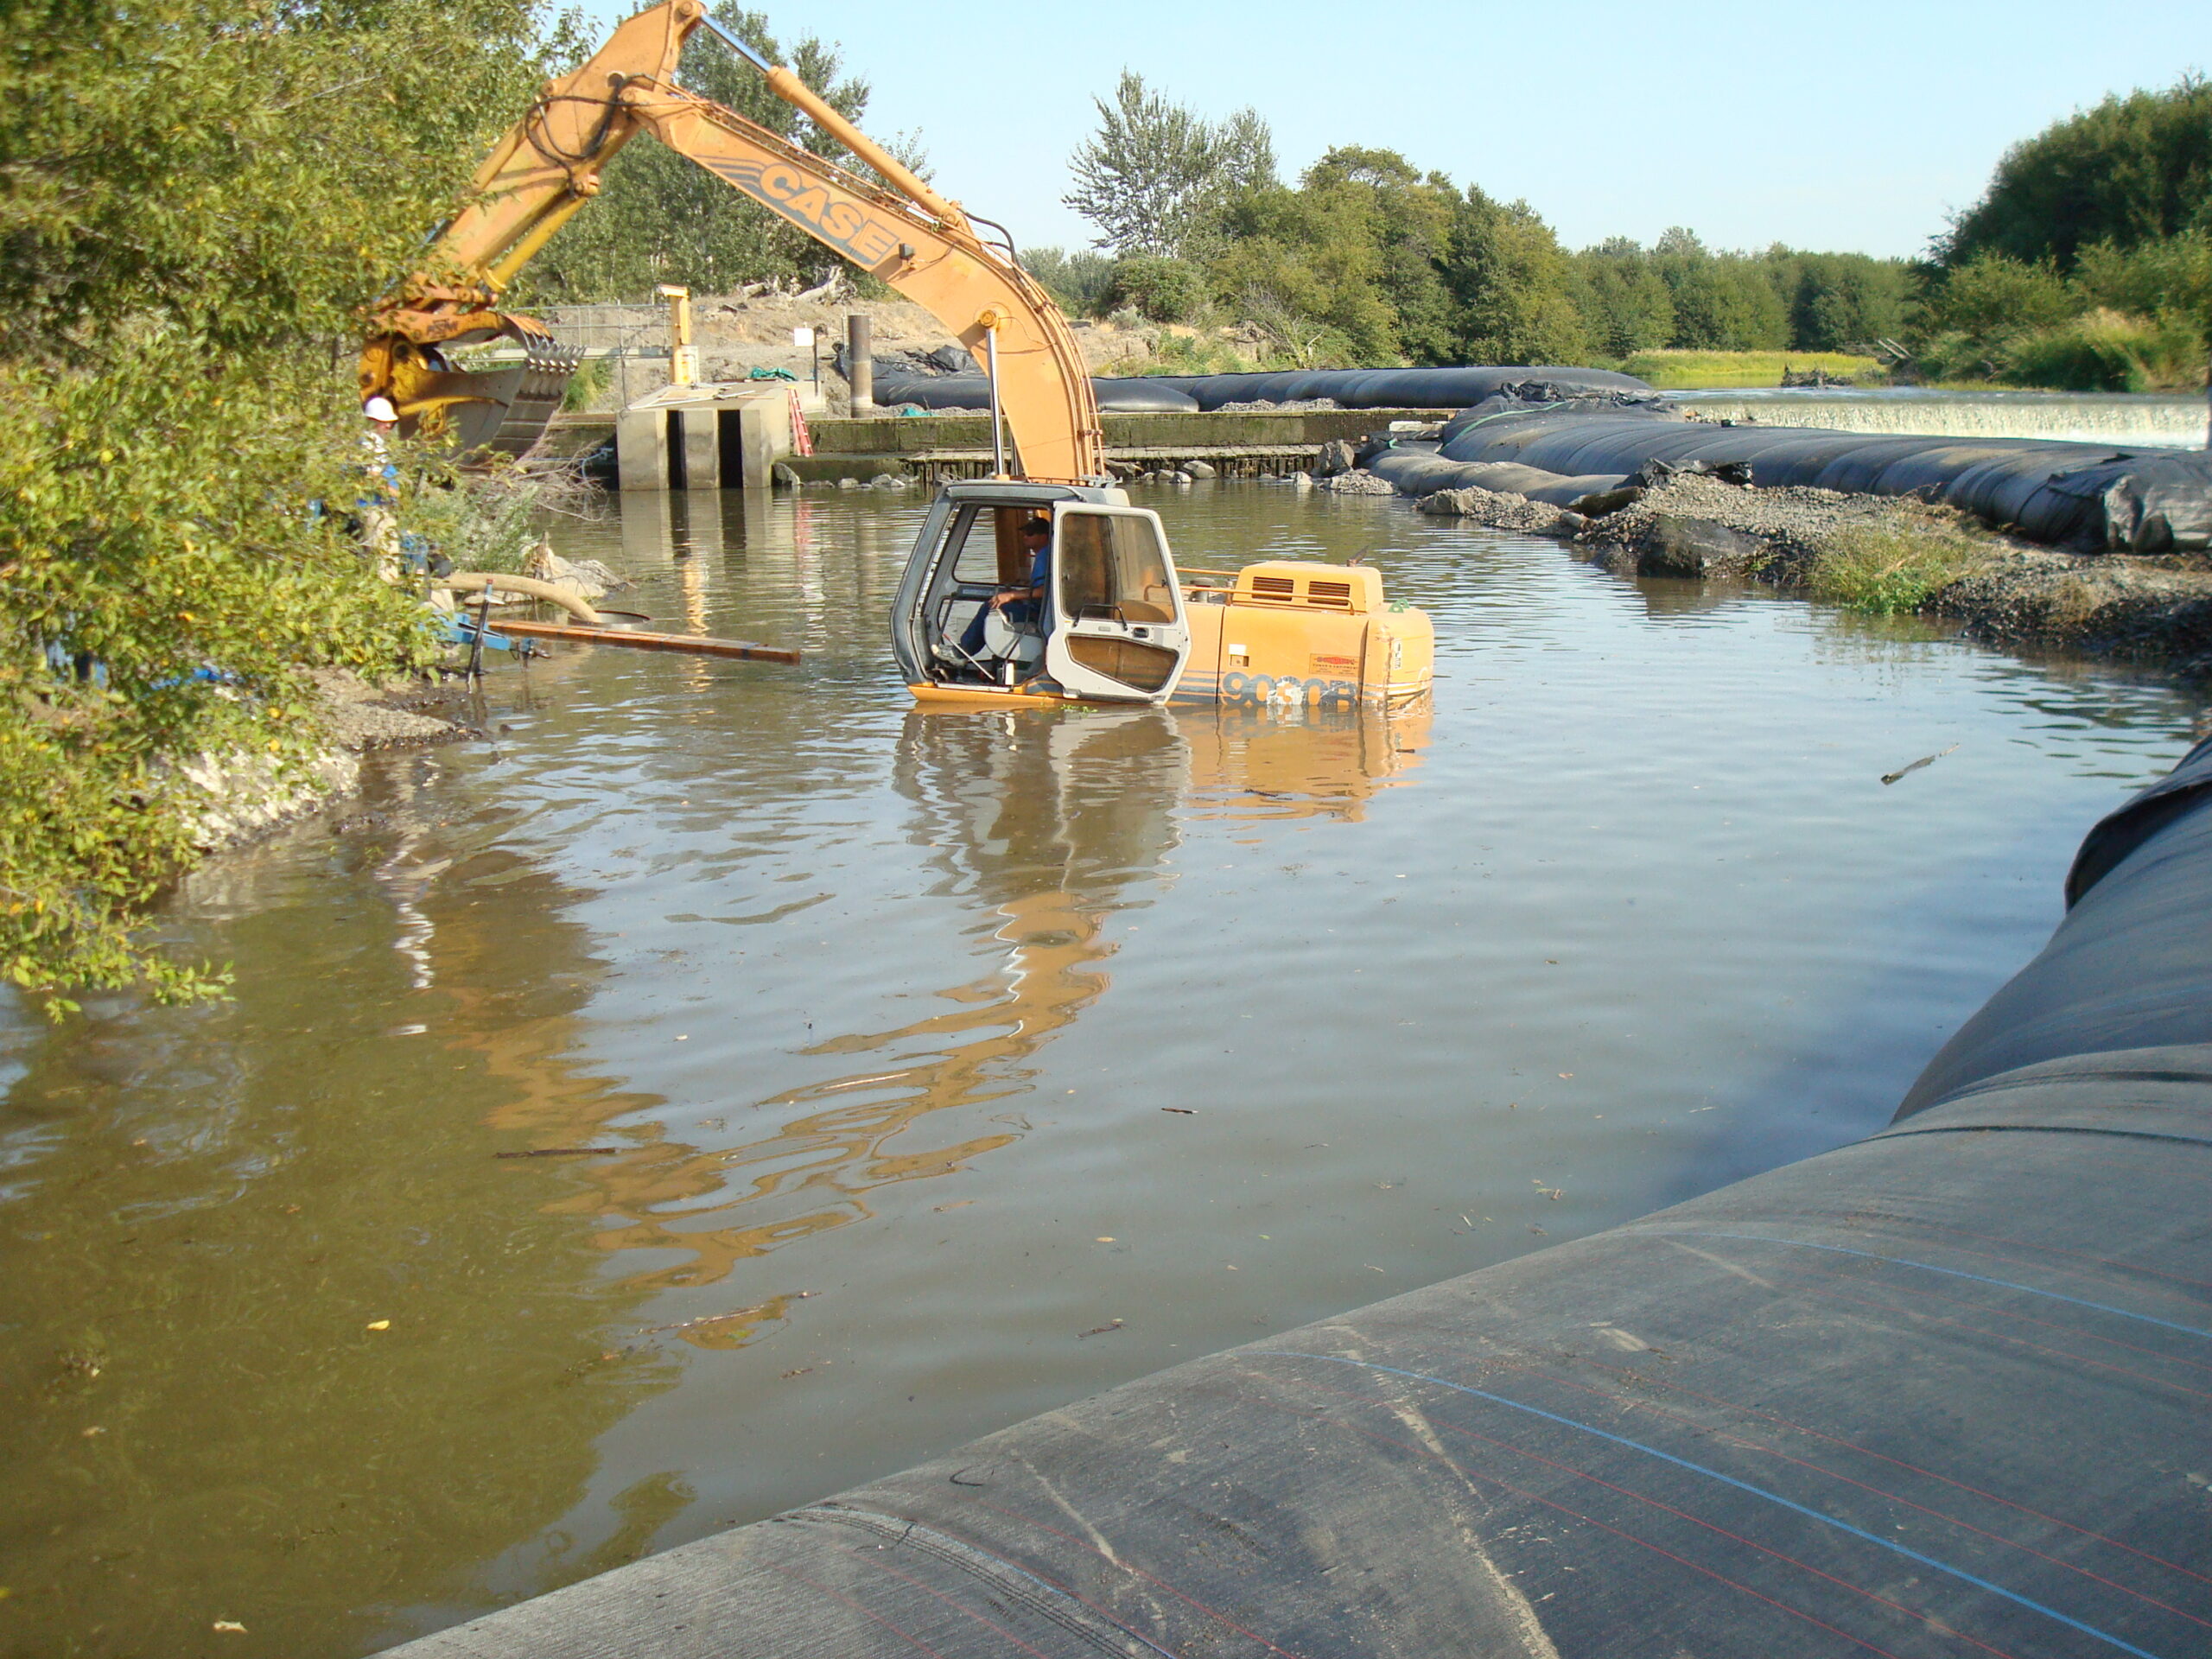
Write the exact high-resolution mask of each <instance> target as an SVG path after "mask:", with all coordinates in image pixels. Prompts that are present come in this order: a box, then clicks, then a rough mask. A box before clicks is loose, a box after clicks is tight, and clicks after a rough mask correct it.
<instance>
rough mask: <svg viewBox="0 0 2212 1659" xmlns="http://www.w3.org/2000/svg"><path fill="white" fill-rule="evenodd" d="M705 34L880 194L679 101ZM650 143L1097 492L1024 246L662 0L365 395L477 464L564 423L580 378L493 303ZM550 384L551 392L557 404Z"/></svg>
mask: <svg viewBox="0 0 2212 1659" xmlns="http://www.w3.org/2000/svg"><path fill="white" fill-rule="evenodd" d="M702 26H703V27H705V28H708V29H712V30H713V31H714V32H715V34H716V35H720V36H721V39H722V40H723V41H724V42H725V43H726V44H728V46H729V47H731V48H732V49H733V50H735V51H737V52H738V53H740V54H741V55H743V56H744V57H745V58H747V60H749V61H751V62H752V63H753V65H754V67H757V68H759V69H760V71H761V73H762V74H763V75H764V76H765V77H766V80H767V83H768V86H769V87H770V89H771V90H772V91H773V92H775V93H776V95H777V96H778V97H779V98H781V99H784V100H785V102H786V103H788V104H791V105H793V106H794V107H795V108H797V109H798V110H799V111H802V112H804V114H805V115H806V116H807V117H808V118H810V120H812V121H813V122H814V123H815V124H816V125H817V126H818V127H820V128H821V129H822V130H823V131H826V132H828V133H829V134H830V135H831V136H832V137H835V138H836V139H837V141H838V142H839V143H842V144H843V145H844V146H845V147H846V149H849V150H850V151H851V152H852V154H853V155H854V156H857V157H858V158H859V159H860V160H861V162H862V163H864V164H865V165H866V166H868V168H872V169H873V170H874V173H875V175H877V180H880V182H878V181H876V180H870V179H866V178H862V177H861V176H860V175H857V174H855V173H852V172H850V171H848V170H847V169H846V168H842V167H839V166H837V165H836V164H835V163H833V162H828V161H825V160H823V158H822V157H821V156H817V155H815V154H814V153H813V152H812V151H810V150H807V149H802V148H800V147H799V146H798V145H797V144H794V143H791V142H790V141H789V140H787V139H785V138H784V137H781V136H780V135H779V134H777V133H774V132H771V131H770V130H768V129H766V127H763V126H760V125H759V124H757V123H754V122H752V121H748V120H747V119H746V118H744V117H743V116H741V115H739V114H738V113H737V112H736V111H733V110H729V109H726V108H724V107H723V106H722V105H719V104H716V103H715V102H713V101H712V100H710V99H704V98H701V97H699V96H698V95H697V94H696V93H693V92H686V91H684V90H683V88H682V87H681V86H677V83H676V79H675V73H676V67H677V60H678V59H679V58H680V57H681V55H682V54H683V43H684V41H686V40H688V39H689V38H690V35H691V34H692V32H693V31H694V30H695V29H699V28H701V27H702ZM640 132H647V133H650V134H652V136H653V137H655V138H657V139H658V140H659V141H660V142H661V143H664V144H666V145H667V146H668V147H669V148H670V149H673V150H675V151H676V152H677V154H678V155H681V156H687V157H689V158H690V160H692V161H694V162H697V163H698V164H699V165H700V166H701V167H703V168H706V169H707V170H708V171H709V172H710V173H712V174H713V175H715V177H717V178H719V179H721V181H723V182H724V183H726V184H728V185H729V186H730V187H731V188H733V189H734V190H736V191H738V192H739V193H740V194H743V195H746V196H748V197H750V198H751V199H752V200H754V201H757V202H759V203H760V205H761V206H763V207H766V208H768V209H769V210H770V211H771V212H772V213H778V214H780V215H781V216H782V217H783V218H785V219H788V220H790V221H791V223H792V224H793V225H796V226H798V228H799V229H800V230H802V231H804V232H806V233H807V234H808V235H809V236H810V237H812V238H814V239H815V240H816V241H817V242H819V243H821V244H822V245H823V246H824V247H826V248H829V249H830V250H831V251H834V252H836V253H837V254H839V255H841V256H842V257H844V258H846V259H848V260H849V261H850V262H851V263H852V264H855V265H858V266H859V267H860V268H861V270H865V271H868V273H869V274H871V275H872V276H874V277H880V279H881V280H882V281H883V282H885V283H887V284H889V285H890V286H891V287H892V288H893V289H897V290H898V291H899V293H900V294H903V295H905V296H906V297H907V298H908V299H911V300H912V301H914V302H916V303H917V304H918V305H920V306H922V307H923V308H925V310H927V311H928V312H929V313H930V314H931V315H932V316H934V317H936V318H937V319H938V321H939V322H941V323H943V324H944V327H945V328H946V330H947V331H948V332H949V333H950V334H953V335H954V336H955V337H956V338H957V339H958V340H959V341H960V343H961V344H962V345H963V346H966V347H968V349H969V351H970V352H972V353H974V354H975V355H976V359H978V360H979V361H983V360H988V359H995V361H996V365H997V375H998V388H999V401H1000V404H1001V409H1002V410H1003V411H1004V414H1005V418H1006V422H1007V428H1008V429H1009V430H1010V431H1011V433H1012V435H1013V438H1014V448H1015V453H1016V454H1017V456H1018V458H1019V467H1020V473H1021V474H1022V475H1023V476H1026V477H1032V478H1039V479H1058V480H1096V479H1098V478H1100V477H1101V476H1102V475H1103V473H1104V459H1103V435H1102V433H1101V430H1100V427H1099V421H1098V406H1097V402H1096V397H1094V396H1093V394H1092V391H1091V386H1090V373H1089V372H1088V370H1087V369H1086V367H1085V365H1084V361H1083V356H1082V353H1081V352H1080V351H1079V350H1078V349H1077V346H1076V343H1075V338H1074V335H1073V334H1071V332H1070V331H1069V328H1068V325H1067V319H1066V318H1065V316H1063V315H1061V313H1060V309H1059V308H1058V306H1057V305H1055V304H1054V303H1053V302H1052V297H1051V296H1049V295H1048V294H1046V292H1045V290H1044V289H1042V288H1041V287H1039V285H1038V283H1036V282H1035V281H1034V280H1033V278H1032V277H1030V276H1029V275H1028V273H1027V272H1026V271H1024V270H1022V269H1021V268H1020V265H1019V264H1017V263H1016V262H1015V260H1014V251H1013V249H1012V246H1011V245H1001V244H995V243H993V242H988V241H986V240H984V239H983V238H982V237H980V236H979V235H978V234H977V232H976V228H975V225H974V223H973V222H971V220H970V219H969V216H968V214H967V213H964V212H963V211H962V209H961V207H960V206H959V204H957V202H952V201H948V200H944V198H943V197H941V196H939V195H938V194H937V193H936V192H935V191H934V190H932V189H931V188H930V187H929V186H928V185H927V184H925V183H924V182H923V181H921V180H920V179H918V178H917V177H916V176H915V175H913V173H912V171H910V170H909V169H908V168H906V167H905V166H904V165H902V164H901V163H900V162H899V161H898V160H897V159H896V158H895V157H894V156H891V155H890V154H889V153H888V152H887V151H886V150H884V149H882V148H881V147H880V145H878V144H876V143H874V141H873V140H871V139H870V138H868V136H867V135H866V134H864V133H862V132H861V131H860V130H859V129H858V128H856V127H855V126H854V125H853V124H851V123H850V122H849V121H848V120H846V119H845V118H844V117H843V116H842V115H840V114H839V113H838V112H837V111H836V110H834V109H832V108H831V107H830V106H829V105H828V104H827V103H825V102H824V101H823V99H821V97H820V96H819V95H817V93H816V92H814V91H813V90H812V89H811V88H810V87H808V86H806V84H805V83H804V81H802V80H800V79H799V78H798V76H797V75H796V74H794V73H791V70H789V69H787V68H782V67H777V66H774V65H772V64H769V63H766V62H765V61H764V60H762V59H761V58H760V56H759V55H758V54H755V53H754V52H753V50H752V49H751V48H749V47H747V46H746V45H745V44H744V43H743V42H742V41H738V40H736V39H735V38H734V37H733V36H731V35H728V34H727V33H726V32H724V31H723V30H722V29H721V28H720V27H719V26H718V25H717V24H715V22H714V21H713V19H711V18H710V17H709V16H708V15H707V9H706V6H705V4H704V3H702V0H663V3H661V4H659V5H657V6H654V7H653V8H652V9H651V10H647V11H643V12H640V13H639V14H638V15H637V16H634V17H632V18H631V19H630V20H629V21H628V22H625V23H623V24H622V25H621V26H620V28H618V29H616V30H615V31H614V34H613V35H612V36H611V37H610V38H609V39H608V41H607V44H606V45H605V46H603V47H601V48H600V50H599V51H598V52H597V53H596V54H594V56H593V57H592V59H591V60H590V61H589V62H588V63H586V64H585V65H584V66H583V67H582V68H579V69H577V70H576V71H575V72H574V73H571V74H569V75H567V76H564V77H563V78H562V79H558V80H555V81H550V82H548V83H547V85H546V86H545V88H544V90H543V92H541V94H540V95H539V97H538V99H537V103H536V104H534V105H532V106H531V110H530V112H529V113H528V114H527V115H525V116H524V118H523V119H522V120H521V121H519V122H518V123H517V124H516V125H515V127H514V129H513V130H512V131H510V132H509V133H508V134H507V136H506V137H505V139H503V140H502V141H501V143H499V147H498V148H497V149H494V150H493V152H492V154H491V156H489V157H487V158H486V161H485V162H484V165H483V167H482V168H480V169H479V171H478V173H477V175H476V180H475V183H474V188H473V190H472V192H471V196H470V201H469V205H468V206H467V207H465V208H464V209H463V210H462V211H461V213H458V214H457V215H455V217H454V219H452V220H451V221H450V222H449V223H448V224H447V225H446V226H444V227H443V229H442V230H441V231H440V232H438V233H437V235H436V236H435V238H433V240H432V246H431V251H430V257H429V259H428V260H427V261H426V262H425V270H424V271H423V273H422V274H419V275H417V276H416V277H410V279H409V280H408V281H407V282H406V283H404V284H403V285H402V286H401V288H400V289H398V291H397V293H396V294H395V295H394V296H392V298H391V299H390V300H389V301H387V302H385V304H383V305H382V306H380V307H378V309H377V311H376V312H375V313H374V314H373V315H372V320H371V324H370V336H369V339H368V341H367V344H366V345H365V347H364V348H363V350H362V353H361V366H360V378H361V392H362V396H363V397H371V396H374V395H377V394H378V393H382V394H383V395H385V396H387V397H391V399H392V401H393V403H394V404H396V405H397V409H398V411H399V414H400V417H401V422H402V429H403V430H409V431H416V432H421V433H423V434H425V435H439V434H448V435H452V436H453V437H454V440H455V441H456V442H460V443H461V444H462V445H463V446H464V447H465V448H497V449H501V450H506V451H509V452H511V453H520V451H521V450H522V449H523V448H528V446H529V442H532V441H534V440H535V438H536V436H537V433H538V432H540V431H542V430H543V427H544V423H545V421H546V420H547V419H549V418H550V416H551V414H552V411H553V409H554V408H555V407H557V405H558V402H559V396H560V392H559V387H560V386H561V385H565V383H566V379H567V369H568V368H569V366H572V363H571V362H570V361H569V359H565V358H564V357H563V354H562V353H561V351H560V348H559V347H558V346H556V345H555V343H554V342H553V341H552V340H551V339H550V336H549V335H548V334H547V333H546V331H545V329H544V328H543V327H542V326H541V325H539V324H537V323H536V322H534V321H531V319H529V318H527V317H520V316H516V315H512V314H509V313H507V312H505V311H502V310H501V309H500V308H499V296H500V294H501V293H502V292H503V291H504V290H505V288H506V287H507V286H508V285H509V284H510V283H512V282H513V280H514V278H515V277H516V276H517V275H518V273H519V272H520V271H521V270H522V269H523V267H524V265H525V264H527V263H528V262H529V260H530V258H531V256H532V255H534V254H535V253H536V252H537V251H538V250H539V249H540V248H542V247H543V246H544V245H545V244H546V242H547V240H548V239H550V238H551V237H552V235H553V233H554V232H556V231H557V230H559V229H560V227H561V226H563V224H565V223H566V222H567V221H568V219H569V217H570V216H571V215H572V214H574V213H575V212H576V211H577V210H578V209H579V208H581V207H582V206H583V205H584V203H586V202H587V201H588V200H590V199H591V198H592V197H593V196H594V194H597V193H598V190H599V188H600V179H601V170H602V169H603V168H605V166H606V165H607V162H608V161H609V160H611V159H612V158H613V156H614V155H615V153H616V152H617V151H619V150H620V149H621V147H622V146H623V145H624V144H626V143H628V142H629V141H630V140H631V139H632V137H635V136H636V135H637V134H639V133H640ZM501 338H506V339H512V340H518V341H519V342H521V343H522V345H523V346H524V352H525V361H524V365H523V367H522V368H521V369H519V370H509V371H506V372H505V373H504V374H501V375H496V376H493V377H486V376H480V375H463V374H458V373H455V372H454V371H453V370H452V369H451V368H450V366H449V365H448V364H447V363H446V361H445V359H444V357H443V349H444V348H446V347H448V346H468V345H476V344H481V343H485V342H488V341H490V340H496V339H501ZM487 381H488V382H489V384H488V385H487V384H486V382H487ZM548 381H554V382H556V384H555V385H554V387H553V389H552V391H551V393H550V398H549V397H548V396H547V395H546V386H545V383H546V382H548Z"/></svg>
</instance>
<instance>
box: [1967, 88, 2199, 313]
mask: <svg viewBox="0 0 2212 1659" xmlns="http://www.w3.org/2000/svg"><path fill="white" fill-rule="evenodd" d="M2192 230H2194V231H2212V83H2208V82H2207V81H2205V80H2204V79H2202V78H2200V77H2197V76H2195V75H2190V76H2187V77H2184V78H2183V79H2182V80H2180V81H2178V82H2177V83H2176V84H2175V85H2174V86H2172V87H2171V88H2170V89H2168V90H2167V91H2165V92H2141V91H2138V92H2130V93H2129V94H2127V96H2126V97H2125V98H2120V97H2113V98H2107V99H2105V100H2104V102H2103V103H2101V104H2099V105H2097V106H2096V107H2095V108H2094V109H2090V110H2084V111H2081V112H2080V113H2078V114H2075V115H2073V116H2069V117H2068V118H2066V119H2064V120H2063V121H2058V122H2055V123H2053V124H2051V125H2050V126H2049V127H2046V128H2045V129H2044V130H2043V131H2042V132H2040V133H2038V134H2037V135H2036V136H2035V137H2032V138H2030V139H2028V140H2026V141H2025V142H2024V143H2018V144H2015V145H2014V146H2013V147H2012V149H2009V150H2007V151H2005V156H2004V158H2003V159H2002V160H2001V161H1999V162H1998V164H1997V170H1996V173H1995V175H1993V177H1992V178H1991V180H1990V181H1989V188H1988V189H1987V190H1986V191H1985V192H1984V193H1983V194H1982V198H1981V200H1980V201H1978V202H1977V203H1975V204H1974V207H1970V208H1968V209H1967V211H1966V212H1965V213H1962V214H1961V215H1960V216H1959V218H1958V219H1957V221H1956V222H1955V224H1954V225H1953V226H1951V228H1950V230H1949V232H1948V233H1947V234H1946V235H1944V236H1943V237H1942V238H1939V239H1938V242H1937V245H1936V255H1937V259H1938V262H1939V263H1940V264H1942V266H1943V267H1944V268H1945V269H1947V270H1955V269H1956V268H1957V267H1958V266H1960V265H1963V264H1967V263H1968V262H1969V261H1971V260H1974V259H1975V258H1978V257H1981V256H1983V255H1986V254H1999V255H2002V256H2003V257H2006V258H2008V259H2013V260H2017V261H2019V262H2020V263H2022V264H2037V263H2039V262H2042V261H2044V260H2049V261H2050V262H2051V263H2052V264H2054V265H2056V267H2057V269H2058V270H2060V271H2062V272H2066V273H2071V271H2072V270H2073V269H2074V266H2075V261H2076V260H2077V259H2078V257H2080V255H2081V253H2082V250H2083V249H2085V248H2088V247H2090V246H2092V245H2095V244H2099V243H2107V244H2110V245H2113V246H2115V247H2120V248H2130V247H2133V246H2135V245H2137V244H2139V243H2143V242H2153V241H2158V240H2160V239H2162V238H2167V237H2171V236H2177V235H2180V234H2182V233H2183V232H2189V231H2192Z"/></svg>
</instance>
